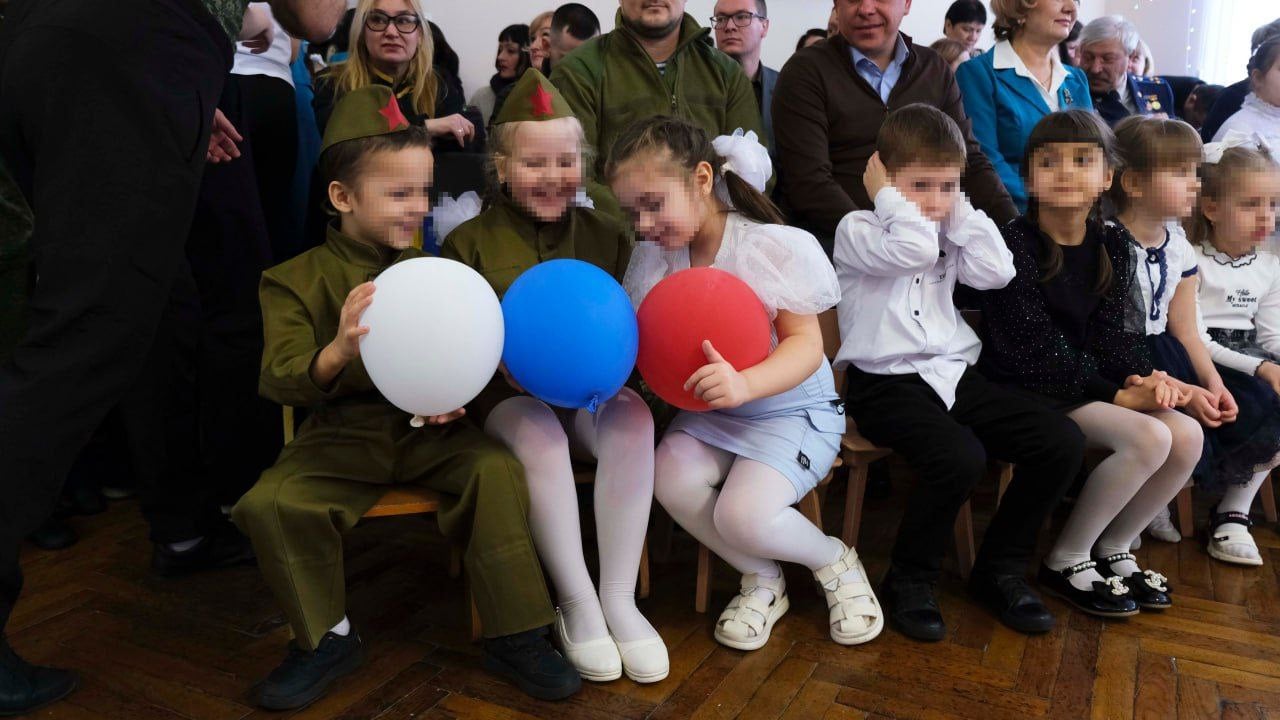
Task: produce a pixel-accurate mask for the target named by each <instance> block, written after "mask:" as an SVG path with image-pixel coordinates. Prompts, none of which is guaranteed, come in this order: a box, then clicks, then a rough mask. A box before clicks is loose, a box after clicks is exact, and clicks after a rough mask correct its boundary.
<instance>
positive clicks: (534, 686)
mask: <svg viewBox="0 0 1280 720" xmlns="http://www.w3.org/2000/svg"><path fill="white" fill-rule="evenodd" d="M546 634H547V630H546V628H537V629H535V630H526V631H525V632H521V633H516V634H514V635H503V636H502V637H497V638H489V639H486V640H485V641H484V669H485V670H488V671H489V672H491V673H493V674H494V675H497V676H499V677H502V678H506V679H507V680H509V681H511V682H512V683H514V684H515V686H516V687H518V688H520V690H521V691H522V692H524V693H525V694H526V695H529V696H531V697H535V698H537V699H539V700H563V699H565V698H567V697H569V696H570V695H573V694H574V693H576V692H578V690H579V689H580V688H581V687H582V676H581V675H579V674H578V671H577V670H576V669H574V667H573V665H570V664H569V661H568V660H565V659H564V656H563V655H561V654H560V653H558V652H556V649H555V648H554V647H551V643H550V642H548V641H547V638H546Z"/></svg>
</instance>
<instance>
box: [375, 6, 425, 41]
mask: <svg viewBox="0 0 1280 720" xmlns="http://www.w3.org/2000/svg"><path fill="white" fill-rule="evenodd" d="M392 24H394V25H395V26H396V32H399V33H400V34H401V35H408V34H410V33H413V32H414V31H416V30H417V29H418V27H419V26H421V25H422V21H421V20H419V19H418V16H417V15H413V14H411V13H405V14H403V15H396V16H395V17H392V16H390V15H388V14H386V13H384V12H379V11H377V10H375V11H373V12H371V13H369V15H368V17H366V18H365V19H364V26H365V27H367V28H369V29H370V30H372V31H374V32H382V31H383V30H386V29H387V26H388V25H392Z"/></svg>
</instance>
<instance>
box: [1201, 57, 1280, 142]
mask: <svg viewBox="0 0 1280 720" xmlns="http://www.w3.org/2000/svg"><path fill="white" fill-rule="evenodd" d="M1249 89H1250V90H1251V92H1250V93H1249V95H1248V96H1247V97H1246V98H1245V99H1244V104H1243V105H1241V106H1240V109H1239V110H1238V111H1236V113H1235V114H1234V115H1232V116H1231V117H1229V118H1227V121H1226V122H1224V123H1222V127H1220V128H1218V132H1217V133H1216V134H1215V135H1214V136H1213V140H1214V142H1221V141H1223V140H1226V139H1227V137H1228V136H1229V135H1231V134H1232V133H1240V134H1244V135H1253V134H1257V135H1259V136H1261V137H1262V138H1264V139H1265V140H1267V141H1268V142H1269V143H1270V144H1271V145H1272V146H1273V147H1275V146H1280V38H1275V39H1272V40H1268V41H1267V42H1264V43H1262V44H1261V45H1259V46H1258V49H1257V50H1256V51H1254V53H1253V57H1251V58H1249Z"/></svg>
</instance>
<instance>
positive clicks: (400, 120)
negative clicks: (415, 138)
mask: <svg viewBox="0 0 1280 720" xmlns="http://www.w3.org/2000/svg"><path fill="white" fill-rule="evenodd" d="M378 114H379V115H381V116H382V117H384V118H386V119H387V130H397V129H399V128H400V127H401V126H403V127H409V121H408V120H406V119H405V117H404V113H402V112H400V104H399V103H397V102H396V98H395V96H394V95H392V96H391V99H390V100H388V101H387V106H386V107H384V108H382V109H381V110H379V111H378Z"/></svg>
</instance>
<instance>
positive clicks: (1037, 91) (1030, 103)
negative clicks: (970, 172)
mask: <svg viewBox="0 0 1280 720" xmlns="http://www.w3.org/2000/svg"><path fill="white" fill-rule="evenodd" d="M991 9H992V10H993V11H994V13H995V16H996V21H995V27H994V29H995V33H996V38H997V39H998V40H999V42H997V43H996V45H995V47H993V48H992V49H991V50H989V51H987V52H985V53H983V54H982V55H980V56H978V57H976V58H973V59H972V60H969V61H967V62H965V63H964V64H962V65H961V66H960V68H959V69H958V70H957V71H956V82H957V84H958V85H959V86H960V95H961V97H962V98H963V99H964V111H965V114H966V115H968V116H969V120H970V121H971V122H972V123H973V134H974V137H976V138H977V139H978V143H979V144H980V145H981V146H982V151H983V152H984V153H986V154H987V158H988V159H989V160H991V164H992V165H994V166H995V168H996V172H998V173H999V174H1000V179H1001V180H1002V181H1003V182H1004V186H1005V189H1007V190H1008V191H1009V196H1010V197H1012V198H1013V201H1014V203H1015V204H1016V205H1017V206H1018V210H1020V211H1023V212H1025V211H1026V209H1027V191H1026V189H1025V188H1024V187H1023V183H1022V173H1021V168H1022V158H1023V155H1024V154H1025V151H1026V146H1027V136H1028V135H1030V134H1031V128H1033V127H1035V124H1036V123H1037V122H1039V121H1040V118H1042V117H1044V116H1045V115H1048V114H1049V113H1051V112H1055V111H1058V110H1067V109H1070V108H1082V107H1083V108H1091V107H1093V101H1092V100H1090V99H1089V81H1088V78H1086V76H1085V74H1084V72H1083V71H1081V70H1080V69H1079V68H1074V67H1068V66H1065V65H1063V64H1062V60H1061V58H1060V57H1059V54H1058V43H1060V42H1062V41H1063V40H1065V39H1066V37H1067V35H1068V34H1070V32H1071V27H1072V25H1073V24H1074V23H1075V21H1076V11H1077V3H1076V0H1038V2H1036V4H1035V5H1034V6H1032V7H1031V9H1029V10H1027V9H1024V3H1023V2H1022V1H1021V0H992V2H991Z"/></svg>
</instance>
